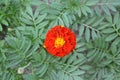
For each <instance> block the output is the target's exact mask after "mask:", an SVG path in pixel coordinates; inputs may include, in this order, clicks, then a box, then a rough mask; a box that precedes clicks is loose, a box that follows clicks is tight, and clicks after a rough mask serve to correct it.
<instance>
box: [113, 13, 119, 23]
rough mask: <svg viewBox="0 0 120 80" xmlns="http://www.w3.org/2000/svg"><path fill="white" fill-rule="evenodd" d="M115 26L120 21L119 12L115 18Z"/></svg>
mask: <svg viewBox="0 0 120 80" xmlns="http://www.w3.org/2000/svg"><path fill="white" fill-rule="evenodd" d="M113 20H114V24H116V23H117V21H118V20H119V13H118V12H117V13H116V14H115V16H114V19H113Z"/></svg>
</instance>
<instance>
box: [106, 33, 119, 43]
mask: <svg viewBox="0 0 120 80" xmlns="http://www.w3.org/2000/svg"><path fill="white" fill-rule="evenodd" d="M116 37H117V34H116V33H113V34H111V35H109V36H108V37H107V38H106V39H105V41H112V40H113V39H115V38H116Z"/></svg>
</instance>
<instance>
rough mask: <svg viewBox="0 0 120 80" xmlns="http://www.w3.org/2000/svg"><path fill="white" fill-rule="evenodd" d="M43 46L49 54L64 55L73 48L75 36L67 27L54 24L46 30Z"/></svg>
mask: <svg viewBox="0 0 120 80" xmlns="http://www.w3.org/2000/svg"><path fill="white" fill-rule="evenodd" d="M43 46H44V48H46V50H47V51H48V53H50V54H51V55H53V56H57V57H64V56H66V55H68V54H69V53H70V52H71V51H72V50H73V49H74V48H75V46H76V36H75V34H74V33H73V32H72V31H71V30H70V29H69V28H66V27H64V26H54V27H53V28H51V29H50V30H49V31H48V32H47V34H46V38H45V41H44V45H43Z"/></svg>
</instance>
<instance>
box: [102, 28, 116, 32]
mask: <svg viewBox="0 0 120 80" xmlns="http://www.w3.org/2000/svg"><path fill="white" fill-rule="evenodd" d="M101 32H102V33H113V32H114V29H113V28H106V29H103V30H102V31H101Z"/></svg>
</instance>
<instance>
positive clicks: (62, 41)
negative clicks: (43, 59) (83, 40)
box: [54, 37, 65, 48]
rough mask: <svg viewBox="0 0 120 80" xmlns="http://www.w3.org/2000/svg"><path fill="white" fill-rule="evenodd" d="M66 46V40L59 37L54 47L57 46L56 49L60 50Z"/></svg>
mask: <svg viewBox="0 0 120 80" xmlns="http://www.w3.org/2000/svg"><path fill="white" fill-rule="evenodd" d="M64 44H65V40H64V39H63V38H60V37H58V38H57V39H56V40H55V44H54V46H55V47H56V48H59V47H62V46H63V45H64Z"/></svg>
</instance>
